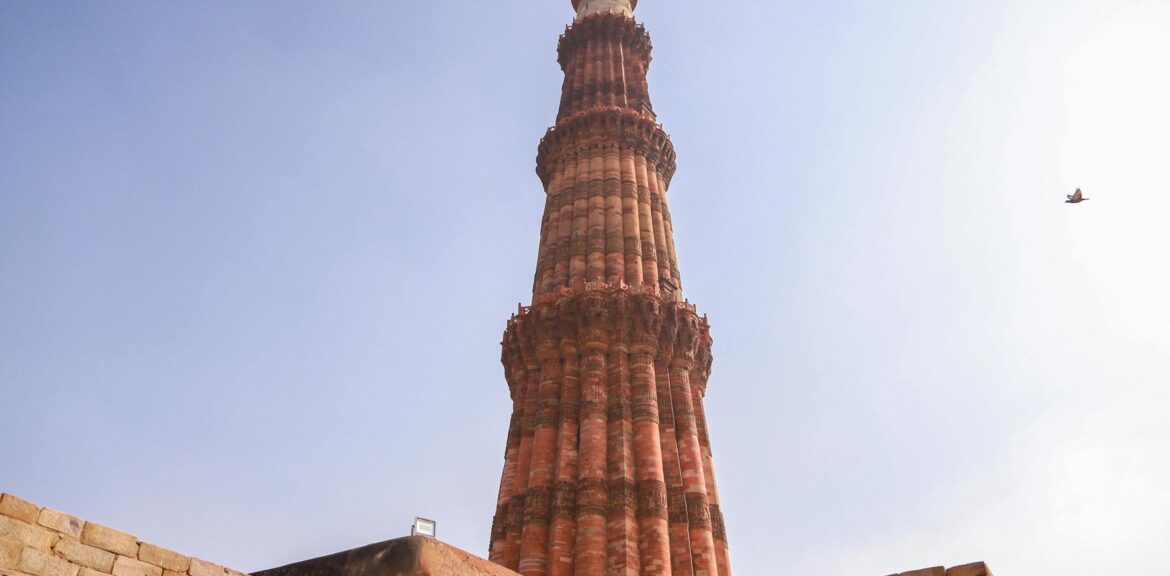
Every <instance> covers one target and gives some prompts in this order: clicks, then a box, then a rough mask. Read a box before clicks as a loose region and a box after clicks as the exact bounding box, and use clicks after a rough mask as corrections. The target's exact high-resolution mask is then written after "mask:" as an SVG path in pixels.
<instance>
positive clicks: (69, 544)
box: [53, 538, 114, 572]
mask: <svg viewBox="0 0 1170 576" xmlns="http://www.w3.org/2000/svg"><path fill="white" fill-rule="evenodd" d="M53 550H54V551H56V552H57V555H58V556H60V557H62V558H64V559H66V560H68V561H70V562H72V563H74V564H78V565H80V566H84V567H87V568H93V569H94V570H100V571H102V572H109V571H110V570H111V569H113V567H114V553H113V552H106V551H105V550H102V549H101V548H94V547H93V546H87V545H85V544H82V543H81V542H79V541H77V540H74V539H72V538H62V539H60V540H58V541H57V545H56V546H54V547H53Z"/></svg>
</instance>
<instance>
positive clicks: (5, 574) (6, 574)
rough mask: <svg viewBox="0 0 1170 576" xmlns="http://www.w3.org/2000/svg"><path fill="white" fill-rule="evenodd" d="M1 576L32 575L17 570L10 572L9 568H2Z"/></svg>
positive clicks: (0, 569) (0, 570)
mask: <svg viewBox="0 0 1170 576" xmlns="http://www.w3.org/2000/svg"><path fill="white" fill-rule="evenodd" d="M0 576H32V574H25V573H24V572H18V571H16V570H9V569H8V568H0Z"/></svg>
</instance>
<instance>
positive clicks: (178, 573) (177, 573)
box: [163, 568, 187, 576]
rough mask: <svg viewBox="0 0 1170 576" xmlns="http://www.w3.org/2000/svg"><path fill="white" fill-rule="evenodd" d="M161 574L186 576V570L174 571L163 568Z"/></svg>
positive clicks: (165, 575) (164, 575)
mask: <svg viewBox="0 0 1170 576" xmlns="http://www.w3.org/2000/svg"><path fill="white" fill-rule="evenodd" d="M163 576H187V573H186V572H175V571H172V570H167V569H166V568H163Z"/></svg>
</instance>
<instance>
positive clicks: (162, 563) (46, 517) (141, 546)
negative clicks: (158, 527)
mask: <svg viewBox="0 0 1170 576" xmlns="http://www.w3.org/2000/svg"><path fill="white" fill-rule="evenodd" d="M0 576H247V575H246V574H244V573H243V572H239V571H237V570H232V569H230V568H225V567H223V566H220V565H219V564H215V563H212V562H207V561H204V560H200V559H198V558H191V557H189V556H184V555H183V554H179V553H178V552H174V551H171V550H167V549H166V548H163V547H161V546H156V545H154V544H151V543H149V542H143V541H141V540H139V539H138V537H136V536H134V535H131V534H127V533H125V532H122V531H120V530H115V529H113V528H109V527H106V526H102V525H101V524H97V523H94V522H86V521H85V520H82V519H80V518H77V517H76V516H70V515H69V514H65V513H64V512H58V511H56V510H53V509H52V508H41V507H39V506H37V505H36V504H33V503H32V502H29V501H27V500H22V499H20V498H17V497H16V496H13V495H12V494H0Z"/></svg>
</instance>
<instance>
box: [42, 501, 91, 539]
mask: <svg viewBox="0 0 1170 576" xmlns="http://www.w3.org/2000/svg"><path fill="white" fill-rule="evenodd" d="M37 524H40V525H41V526H44V527H45V528H50V529H52V530H56V531H57V532H60V533H62V534H64V535H66V536H72V537H74V538H81V529H82V527H84V526H85V521H84V520H82V519H81V518H78V517H76V516H70V515H68V514H66V513H64V512H58V511H56V510H53V509H52V508H44V509H42V510H41V515H40V516H39V517H38V518H37Z"/></svg>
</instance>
